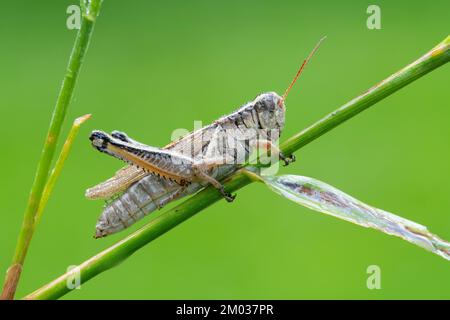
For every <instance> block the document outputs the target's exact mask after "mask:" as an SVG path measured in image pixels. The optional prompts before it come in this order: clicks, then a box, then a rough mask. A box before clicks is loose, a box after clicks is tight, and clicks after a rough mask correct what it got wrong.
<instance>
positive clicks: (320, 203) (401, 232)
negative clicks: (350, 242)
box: [261, 175, 450, 260]
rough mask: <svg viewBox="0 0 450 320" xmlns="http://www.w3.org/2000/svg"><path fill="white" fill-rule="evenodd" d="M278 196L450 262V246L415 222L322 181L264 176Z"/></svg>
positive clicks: (294, 176)
mask: <svg viewBox="0 0 450 320" xmlns="http://www.w3.org/2000/svg"><path fill="white" fill-rule="evenodd" d="M261 180H262V181H263V182H264V183H265V184H266V185H267V186H269V187H270V189H272V190H273V191H275V192H276V193H278V194H280V195H282V196H284V197H285V198H288V199H289V200H292V201H294V202H296V203H298V204H300V205H302V206H305V207H307V208H309V209H312V210H314V211H318V212H322V213H325V214H328V215H331V216H334V217H336V218H339V219H343V220H346V221H349V222H352V223H354V224H357V225H360V226H363V227H366V228H373V229H376V230H379V231H381V232H384V233H387V234H390V235H394V236H397V237H400V238H402V239H403V240H406V241H408V242H410V243H412V244H415V245H417V246H419V247H422V248H424V249H425V250H428V251H430V252H433V253H435V254H437V255H439V256H441V257H443V258H444V259H447V260H450V243H449V242H447V241H445V240H442V239H440V238H439V237H437V236H436V235H434V234H432V233H430V232H429V231H428V229H427V228H426V227H424V226H422V225H420V224H418V223H416V222H413V221H410V220H408V219H405V218H402V217H400V216H397V215H395V214H392V213H390V212H387V211H384V210H381V209H378V208H375V207H372V206H369V205H368V204H366V203H364V202H362V201H359V200H358V199H356V198H354V197H352V196H350V195H348V194H346V193H344V192H342V191H340V190H339V189H337V188H335V187H333V186H331V185H329V184H326V183H324V182H322V181H319V180H316V179H313V178H309V177H304V176H296V175H283V176H261Z"/></svg>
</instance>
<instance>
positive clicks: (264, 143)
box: [251, 139, 296, 166]
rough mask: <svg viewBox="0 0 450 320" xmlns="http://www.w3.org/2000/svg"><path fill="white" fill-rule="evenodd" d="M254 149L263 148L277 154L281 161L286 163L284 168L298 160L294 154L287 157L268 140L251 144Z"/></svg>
mask: <svg viewBox="0 0 450 320" xmlns="http://www.w3.org/2000/svg"><path fill="white" fill-rule="evenodd" d="M251 143H252V145H253V147H255V148H258V147H263V148H264V149H265V150H266V151H271V152H276V153H277V154H278V156H279V157H280V160H281V161H283V162H284V166H287V165H289V164H290V163H292V162H295V160H296V158H295V155H294V154H290V155H289V156H288V155H285V154H284V153H283V152H281V150H280V149H279V148H278V147H277V146H276V145H275V144H273V143H272V141H270V140H267V139H257V140H255V141H253V142H251Z"/></svg>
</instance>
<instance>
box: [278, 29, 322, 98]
mask: <svg viewBox="0 0 450 320" xmlns="http://www.w3.org/2000/svg"><path fill="white" fill-rule="evenodd" d="M326 38H327V37H326V36H324V37H322V39H320V40H319V42H317V44H316V46H315V47H314V49H313V50H312V51H311V53H310V54H309V55H308V57H307V58H306V59H305V60H304V61H303V63H302V65H301V66H300V68H299V69H298V71H297V74H296V75H295V77H294V80H292V82H291V84H290V85H289V87H288V88H287V89H286V91H285V92H284V94H283V96H282V97H281V100H280V101H279V102H278V105H279V106H281V105H282V104H283V103H284V101H285V100H286V97H287V95H288V94H289V91H291V89H292V87H293V86H294V84H295V82H296V81H297V79H298V78H299V77H300V75H301V73H302V72H303V69H305V67H306V65H307V64H308V62H309V60H311V58H312V57H313V55H314V54H315V53H316V51H317V50H318V49H319V47H320V45H321V44H322V42H323V41H324V40H325V39H326Z"/></svg>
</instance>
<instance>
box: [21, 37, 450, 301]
mask: <svg viewBox="0 0 450 320" xmlns="http://www.w3.org/2000/svg"><path fill="white" fill-rule="evenodd" d="M449 60H450V38H449V37H447V39H446V40H444V41H443V42H442V43H440V44H439V45H438V46H436V47H435V48H434V49H432V50H431V51H430V52H428V53H427V54H425V55H424V56H423V57H421V58H420V59H418V60H417V61H415V62H413V63H412V64H410V65H408V66H407V67H405V68H403V69H402V70H400V71H399V72H397V73H395V74H394V75H392V76H390V77H389V78H387V79H386V80H384V81H382V82H380V83H379V84H377V85H376V86H374V87H372V88H371V89H369V90H368V91H367V92H365V93H364V94H362V95H361V96H359V97H357V98H355V99H353V100H352V101H350V102H349V103H347V104H345V105H344V106H342V107H341V108H339V109H338V110H336V111H334V112H333V113H331V114H329V115H328V116H326V117H324V118H323V119H322V120H319V121H318V122H316V123H315V124H313V125H312V126H310V127H309V128H307V129H305V130H303V131H302V132H300V133H298V134H297V135H295V136H293V137H291V138H290V139H288V140H287V141H286V142H285V143H283V144H282V145H281V148H280V149H281V151H283V152H284V153H286V154H290V153H292V152H294V151H296V150H298V149H299V148H301V147H303V146H305V145H306V144H308V143H309V142H311V141H313V140H315V139H316V138H318V137H320V136H321V135H322V134H324V133H325V132H327V131H329V130H331V129H332V128H335V127H336V126H338V125H339V124H341V123H342V122H344V121H346V120H348V119H350V118H351V117H353V116H355V115H356V114H358V113H359V112H361V111H363V110H365V109H367V108H368V107H370V106H372V105H374V104H375V103H376V102H378V101H380V100H381V99H383V98H385V97H387V96H389V95H391V94H392V93H394V92H395V91H397V90H399V89H400V88H402V87H403V86H405V85H407V84H409V83H411V82H412V81H414V80H416V79H418V78H420V77H422V76H424V75H425V74H427V73H428V72H430V71H432V70H434V69H435V68H437V67H439V66H442V65H444V64H445V63H447V62H448V61H449ZM253 180H254V179H252V178H251V176H249V175H246V174H245V173H243V172H241V171H239V172H237V173H236V174H234V175H233V176H231V177H230V178H228V179H227V180H226V182H225V186H226V187H227V189H228V190H229V191H235V190H238V189H240V188H242V187H244V186H245V185H247V184H249V183H251V182H252V181H253ZM220 199H221V196H220V195H219V193H218V192H217V191H216V190H215V189H212V188H206V189H204V190H202V191H200V192H199V193H197V194H196V195H194V196H192V197H191V198H189V199H187V200H186V201H184V202H182V203H181V204H179V205H178V206H176V207H175V208H173V209H171V210H168V211H167V212H165V213H164V214H162V215H161V216H159V217H157V218H156V219H154V220H152V221H151V222H149V223H148V224H147V225H145V226H144V227H142V228H141V229H139V230H137V231H136V232H134V233H132V234H131V235H129V236H127V237H126V238H125V239H123V240H121V241H120V242H118V243H117V244H115V245H113V246H112V247H110V248H108V249H106V250H104V251H102V252H100V253H99V254H97V255H95V256H94V257H92V258H90V259H89V260H87V261H85V262H83V263H82V264H81V265H80V266H79V268H76V269H74V271H70V272H68V273H65V274H63V275H62V276H60V277H59V278H57V279H55V280H53V281H52V282H50V283H48V284H47V285H45V286H43V287H42V288H40V289H38V290H36V291H35V292H33V293H31V294H30V295H28V296H26V297H25V299H57V298H59V297H61V296H63V295H65V294H66V293H68V292H69V291H70V289H69V288H68V286H67V285H66V282H67V281H68V280H70V279H71V277H73V276H74V272H80V277H81V281H82V283H85V282H87V281H88V280H89V279H92V278H93V277H95V276H96V275H98V274H100V273H102V272H104V271H106V270H108V269H110V268H112V267H113V266H115V265H117V264H119V263H120V262H122V261H124V260H125V259H126V258H127V257H129V256H130V255H131V254H133V253H134V252H135V251H137V250H138V249H140V248H141V247H143V246H145V245H146V244H148V243H149V242H151V241H152V240H154V239H156V238H157V237H159V236H160V235H162V234H164V233H166V232H167V231H169V230H170V229H172V228H173V227H175V226H177V225H178V224H180V223H182V222H183V221H185V220H187V219H189V218H190V217H192V216H193V215H195V214H196V213H198V212H200V211H201V210H203V209H205V208H207V207H208V206H210V205H211V204H213V203H215V202H216V201H219V200H220Z"/></svg>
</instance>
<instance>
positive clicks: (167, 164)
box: [86, 38, 324, 238]
mask: <svg viewBox="0 0 450 320" xmlns="http://www.w3.org/2000/svg"><path fill="white" fill-rule="evenodd" d="M323 40H324V38H322V39H321V40H320V41H319V42H318V44H317V45H316V46H315V47H314V49H313V50H312V52H311V53H310V54H309V56H308V57H307V58H306V59H305V60H304V62H303V64H302V65H301V67H300V69H299V70H298V72H297V74H296V76H295V78H294V80H293V81H292V82H291V84H290V85H289V87H288V88H287V89H286V91H285V93H284V94H283V96H279V95H278V94H277V93H275V92H268V93H263V94H260V95H258V96H257V97H256V98H255V99H254V100H253V101H251V102H248V103H246V104H245V105H243V106H242V107H241V108H240V109H238V110H237V111H235V112H233V113H231V114H230V115H227V116H224V117H222V118H220V119H219V120H216V121H214V122H213V123H212V124H210V125H208V126H205V127H203V128H201V129H199V130H196V131H194V132H192V133H191V134H189V135H187V136H186V137H184V138H182V139H180V140H178V141H175V142H172V143H171V144H169V145H167V146H166V147H164V148H155V147H150V146H147V145H145V144H142V143H140V142H137V141H135V140H132V139H131V138H129V137H128V136H127V135H126V134H124V133H122V132H119V131H113V132H112V133H111V134H107V133H105V132H102V131H93V132H92V134H91V136H90V137H89V139H90V140H91V142H92V145H93V146H94V148H96V149H97V150H99V151H101V152H103V153H106V154H109V155H111V156H113V157H116V158H118V159H121V160H123V161H125V162H127V163H128V164H129V166H127V167H124V168H123V169H121V170H119V171H118V172H117V173H116V175H115V176H114V177H112V178H110V179H108V180H107V181H105V182H102V183H100V184H98V185H97V186H94V187H92V188H90V189H88V190H87V191H86V197H87V198H90V199H106V200H110V201H108V202H107V204H106V205H105V207H104V210H103V213H102V215H101V216H100V218H99V220H98V221H97V225H96V233H95V237H96V238H99V237H104V236H107V235H109V234H112V233H115V232H118V231H120V230H122V229H125V228H127V227H128V226H130V225H131V224H133V223H134V222H136V221H137V220H139V219H141V218H142V217H143V216H145V215H147V214H149V213H151V212H152V211H154V210H155V209H159V208H162V207H163V206H164V205H166V204H167V203H169V202H171V201H173V200H175V199H179V198H181V197H184V196H187V195H190V194H193V193H195V192H197V191H198V190H200V189H201V188H203V187H205V186H207V185H212V186H213V187H215V188H216V189H217V190H218V191H219V192H220V193H221V194H222V195H223V197H224V198H225V199H226V200H227V201H229V202H231V201H233V199H234V197H235V196H234V195H231V194H229V193H228V192H226V191H225V189H224V187H223V185H222V184H221V183H220V182H219V181H220V180H222V179H223V178H225V177H226V176H228V175H230V174H231V173H233V172H235V171H236V170H238V169H239V167H240V166H239V164H243V163H245V161H246V160H247V159H248V156H249V155H250V154H251V153H252V152H253V151H254V150H255V149H257V148H259V147H261V146H263V147H265V148H266V149H268V150H270V151H271V152H272V153H277V154H278V156H279V158H280V159H281V160H283V161H284V163H285V164H288V163H289V162H292V161H294V160H295V158H294V156H293V155H289V156H286V155H283V154H282V153H281V152H279V150H278V148H277V147H276V146H275V145H274V142H275V141H278V138H279V137H280V134H281V131H282V130H283V128H284V121H285V111H286V108H285V104H284V102H285V99H286V97H287V94H288V93H289V91H290V89H291V88H292V86H293V84H294V83H295V81H296V80H297V78H298V77H299V75H300V74H301V72H302V70H303V69H304V67H305V66H306V64H307V63H308V61H309V60H310V58H311V57H312V56H313V55H314V53H315V52H316V50H317V49H318V47H319V46H320V44H321V42H322V41H323Z"/></svg>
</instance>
